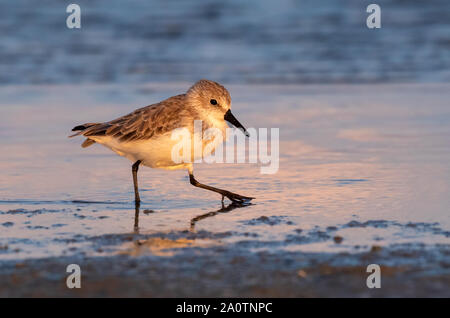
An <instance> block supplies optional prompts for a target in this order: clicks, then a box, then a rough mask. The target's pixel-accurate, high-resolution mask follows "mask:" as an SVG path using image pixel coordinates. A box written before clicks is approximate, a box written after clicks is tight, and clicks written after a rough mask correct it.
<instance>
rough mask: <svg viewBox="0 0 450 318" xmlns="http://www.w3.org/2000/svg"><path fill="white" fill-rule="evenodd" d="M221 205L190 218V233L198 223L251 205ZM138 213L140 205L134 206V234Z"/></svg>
mask: <svg viewBox="0 0 450 318" xmlns="http://www.w3.org/2000/svg"><path fill="white" fill-rule="evenodd" d="M221 204H222V207H221V208H220V209H219V210H216V211H211V212H208V213H205V214H201V215H198V216H196V217H194V218H192V219H191V222H190V231H191V232H194V231H195V224H197V222H198V221H201V220H203V219H206V218H209V217H212V216H215V215H217V214H219V213H228V212H231V211H233V210H234V209H238V208H244V207H247V206H249V205H252V203H249V202H247V203H239V202H231V203H230V204H228V205H227V206H225V204H224V203H223V201H222V203H221ZM139 212H140V204H135V212H134V233H135V234H139ZM152 212H153V211H152ZM144 213H145V211H144Z"/></svg>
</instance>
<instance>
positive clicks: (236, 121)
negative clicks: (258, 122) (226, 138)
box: [223, 109, 250, 137]
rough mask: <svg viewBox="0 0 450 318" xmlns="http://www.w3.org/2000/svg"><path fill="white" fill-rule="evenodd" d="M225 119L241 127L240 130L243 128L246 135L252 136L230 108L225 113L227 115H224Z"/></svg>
mask: <svg viewBox="0 0 450 318" xmlns="http://www.w3.org/2000/svg"><path fill="white" fill-rule="evenodd" d="M223 119H225V120H226V121H227V122H229V123H230V124H232V125H233V126H235V127H236V128H239V129H240V130H242V131H243V132H244V134H245V136H247V137H250V134H249V133H248V132H247V130H246V129H245V128H244V126H242V124H241V123H240V122H239V120H237V119H236V117H234V115H233V114H232V113H231V110H230V109H229V110H228V111H227V112H226V113H225V116H223Z"/></svg>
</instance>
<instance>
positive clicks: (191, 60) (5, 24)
mask: <svg viewBox="0 0 450 318" xmlns="http://www.w3.org/2000/svg"><path fill="white" fill-rule="evenodd" d="M373 2H374V0H370V1H364V0H345V1H336V0H321V1H313V0H277V1H273V0H246V1H242V0H231V1H214V0H204V1H197V0H195V1H194V0H183V1H173V0H170V1H167V0H153V1H138V0H128V1H119V0H71V1H60V0H47V1H39V2H30V1H27V0H14V1H11V0H9V1H1V2H0V38H1V41H0V84H2V85H4V84H59V83H71V84H74V83H138V82H161V81H163V82H173V81H188V82H192V81H195V80H197V79H199V78H203V77H207V78H210V79H214V80H217V81H221V82H224V83H230V82H233V83H378V82H383V83H386V82H449V81H450V50H449V49H450V1H448V0H427V1H423V0H422V1H419V0H417V1H414V0H404V1H401V0H395V1H394V0H377V1H376V2H375V3H377V4H379V5H380V6H381V23H382V28H381V29H368V28H367V27H366V18H367V16H368V15H369V14H368V13H366V7H367V5H368V4H370V3H373ZM70 3H76V4H78V5H80V7H81V25H82V27H81V29H68V28H67V27H66V18H67V16H68V15H69V13H66V7H67V6H68V5H69V4H70Z"/></svg>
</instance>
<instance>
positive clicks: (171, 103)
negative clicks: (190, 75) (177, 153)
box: [81, 95, 188, 142]
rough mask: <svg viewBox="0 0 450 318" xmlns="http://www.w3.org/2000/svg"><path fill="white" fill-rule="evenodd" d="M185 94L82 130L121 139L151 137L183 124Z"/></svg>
mask: <svg viewBox="0 0 450 318" xmlns="http://www.w3.org/2000/svg"><path fill="white" fill-rule="evenodd" d="M184 100H185V95H177V96H173V97H170V98H168V99H166V100H164V101H162V102H160V103H157V104H153V105H150V106H146V107H143V108H140V109H137V110H135V111H134V112H132V113H130V114H128V115H125V116H122V117H120V118H117V119H114V120H112V121H109V122H106V123H101V124H97V125H94V126H91V127H88V128H87V129H85V130H83V131H82V132H81V134H82V135H84V136H86V137H88V138H89V137H90V136H110V137H114V138H117V139H118V140H119V141H121V142H124V141H134V140H143V139H150V138H152V137H156V136H159V135H162V134H165V133H167V132H169V131H171V130H173V129H175V128H177V127H182V126H183V123H182V121H183V117H184V116H183V115H184V113H185V112H188V110H187V109H186V107H184V106H185V105H184Z"/></svg>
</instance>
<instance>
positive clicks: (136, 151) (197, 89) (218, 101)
mask: <svg viewBox="0 0 450 318" xmlns="http://www.w3.org/2000/svg"><path fill="white" fill-rule="evenodd" d="M230 106H231V97H230V94H229V92H228V90H227V89H226V88H225V87H223V86H222V85H220V84H219V83H216V82H213V81H209V80H200V81H198V82H196V83H195V84H194V85H193V86H192V87H190V88H189V89H188V91H187V92H186V93H185V94H180V95H176V96H172V97H170V98H168V99H166V100H163V101H161V102H159V103H156V104H152V105H149V106H146V107H143V108H139V109H137V110H135V111H134V112H132V113H130V114H128V115H125V116H122V117H119V118H117V119H114V120H111V121H108V122H104V123H86V124H83V125H79V126H76V127H74V128H73V129H72V131H76V133H75V134H73V135H71V136H69V137H74V136H79V135H82V136H84V137H86V140H85V141H84V142H83V144H82V147H83V148H85V147H89V146H91V145H93V144H95V143H98V144H101V145H103V146H106V147H108V148H109V149H111V150H112V151H114V152H115V153H117V154H118V155H120V156H124V157H126V158H128V159H129V160H131V161H132V162H133V164H132V168H131V171H132V176H133V185H134V196H135V203H136V205H140V202H141V200H140V197H139V189H138V179H137V172H138V169H139V166H140V165H141V164H142V165H144V166H147V167H151V168H162V169H169V170H174V169H187V170H188V173H189V180H190V183H191V184H192V185H193V186H195V187H199V188H203V189H206V190H210V191H213V192H217V193H219V194H221V195H222V201H223V200H224V197H227V198H228V199H230V200H231V201H232V202H237V203H243V202H248V201H250V200H251V199H253V198H252V197H247V196H243V195H239V194H237V193H233V192H230V191H227V190H222V189H219V188H215V187H211V186H208V185H205V184H202V183H200V182H198V181H197V180H196V179H195V178H194V169H193V164H192V162H194V161H191V162H190V163H189V162H188V163H185V162H183V163H175V162H174V161H173V160H172V147H173V146H174V144H175V143H176V141H174V140H173V139H172V138H171V135H172V131H173V130H174V129H176V128H187V129H188V131H189V132H190V133H191V134H193V133H194V120H201V121H202V123H203V129H208V128H217V129H220V131H221V132H223V134H222V135H223V136H225V135H226V134H225V131H226V128H227V127H228V125H227V123H226V121H227V122H229V123H230V124H232V125H234V126H235V127H236V128H239V129H241V130H242V131H243V132H244V133H245V134H246V135H247V137H248V133H247V131H246V129H245V128H244V126H242V124H241V123H240V122H239V121H238V120H237V119H236V117H234V115H233V114H232V113H231V110H230ZM222 141H223V140H222ZM213 149H214V148H213ZM202 155H203V154H202ZM193 159H197V158H193Z"/></svg>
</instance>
